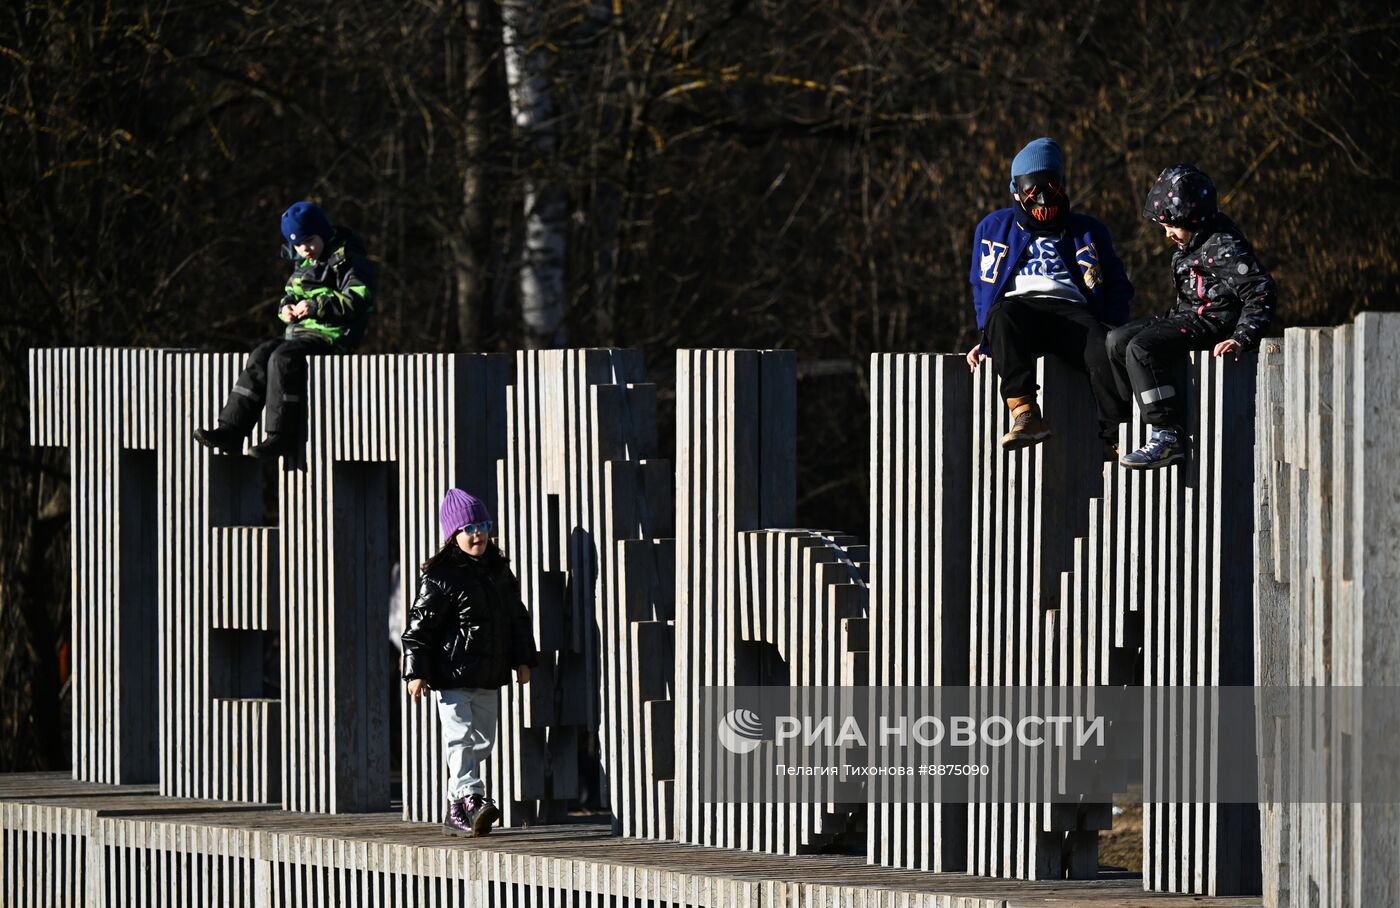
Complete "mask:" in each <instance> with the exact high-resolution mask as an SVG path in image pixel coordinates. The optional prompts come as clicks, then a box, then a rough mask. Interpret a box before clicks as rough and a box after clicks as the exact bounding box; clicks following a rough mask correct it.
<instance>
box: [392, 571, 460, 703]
mask: <svg viewBox="0 0 1400 908" xmlns="http://www.w3.org/2000/svg"><path fill="white" fill-rule="evenodd" d="M450 605H451V603H450V602H449V601H448V597H447V596H446V595H445V594H444V593H443V590H442V587H441V586H440V585H439V584H438V583H437V582H436V581H434V580H432V579H431V578H429V577H426V576H425V577H423V578H422V580H420V581H419V583H418V596H417V598H415V599H414V600H413V604H412V605H411V606H409V608H408V614H407V615H405V616H404V627H403V679H404V680H405V681H409V680H412V679H413V678H422V679H423V680H425V681H427V680H429V674H430V672H431V671H432V649H433V647H434V646H436V645H437V642H438V637H439V629H440V628H441V627H442V623H443V619H444V617H445V616H446V615H447V614H448V612H449V611H450V608H449V606H450Z"/></svg>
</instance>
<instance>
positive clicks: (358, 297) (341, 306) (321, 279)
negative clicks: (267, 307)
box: [277, 227, 374, 350]
mask: <svg viewBox="0 0 1400 908" xmlns="http://www.w3.org/2000/svg"><path fill="white" fill-rule="evenodd" d="M303 300H304V301H306V302H307V303H308V304H310V312H309V313H308V314H307V316H306V317H305V318H301V319H295V320H292V321H288V320H287V319H285V318H283V316H282V307H283V306H294V305H296V304H297V303H300V302H302V301H303ZM373 312H374V266H373V265H371V264H370V263H369V260H368V259H367V258H366V257H365V245H364V243H363V242H361V240H360V238H359V237H358V236H356V235H355V234H354V233H352V232H351V231H349V230H346V229H345V228H344V227H336V228H334V229H333V230H332V231H331V238H330V241H329V242H327V243H326V247H325V250H324V251H323V252H322V253H321V258H320V260H319V261H312V260H311V259H302V260H301V261H300V262H298V263H297V267H296V270H295V271H293V272H292V276H291V277H289V278H288V279H287V286H286V293H285V294H284V295H283V297H282V300H281V302H279V303H278V304H277V317H278V318H279V319H282V321H283V322H285V323H286V325H287V332H286V333H287V337H308V336H310V337H317V338H320V339H322V340H324V341H326V342H327V343H329V344H332V345H333V346H335V347H336V348H337V349H341V350H348V349H350V348H352V347H354V345H355V344H357V343H358V342H359V341H360V338H361V337H363V336H364V333H365V325H366V323H367V322H368V321H369V317H370V315H371V314H372V313H373Z"/></svg>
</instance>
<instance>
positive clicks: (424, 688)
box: [408, 678, 428, 703]
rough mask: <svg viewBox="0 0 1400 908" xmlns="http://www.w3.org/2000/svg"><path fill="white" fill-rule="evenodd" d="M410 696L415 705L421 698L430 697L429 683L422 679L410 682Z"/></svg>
mask: <svg viewBox="0 0 1400 908" xmlns="http://www.w3.org/2000/svg"><path fill="white" fill-rule="evenodd" d="M408 695H409V697H411V698H412V699H413V702H414V703H417V702H418V698H419V697H426V696H427V695H428V682H426V681H424V680H423V679H422V678H414V679H413V680H411V681H409V682H408Z"/></svg>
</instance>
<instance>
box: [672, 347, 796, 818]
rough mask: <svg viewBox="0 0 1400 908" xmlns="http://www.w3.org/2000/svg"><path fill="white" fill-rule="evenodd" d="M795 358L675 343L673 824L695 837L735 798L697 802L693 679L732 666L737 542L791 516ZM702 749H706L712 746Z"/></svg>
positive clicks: (730, 812)
mask: <svg viewBox="0 0 1400 908" xmlns="http://www.w3.org/2000/svg"><path fill="white" fill-rule="evenodd" d="M796 420H797V358H796V357H795V356H794V355H793V354H792V352H791V351H782V350H776V351H775V350H680V351H678V352H677V354H676V451H677V463H676V572H675V576H676V617H675V628H676V630H675V641H676V643H675V654H676V655H675V659H676V662H675V665H676V669H675V678H676V680H675V691H676V695H675V701H676V720H675V723H676V724H675V729H676V731H675V734H676V751H675V763H676V773H675V789H674V791H675V804H674V811H675V813H674V816H675V835H676V837H677V838H678V839H679V840H680V841H683V842H688V843H692V844H697V845H722V844H727V843H730V842H735V841H737V840H738V837H739V835H740V830H739V827H740V826H741V825H742V823H741V822H740V821H739V813H740V808H739V806H738V805H734V804H713V803H706V802H704V801H702V800H701V798H700V790H701V784H700V783H701V779H702V778H706V777H713V775H714V772H715V767H714V766H705V765H702V762H701V761H702V757H703V756H704V755H706V753H707V752H706V749H705V748H703V747H702V746H701V745H702V742H704V741H706V740H709V739H711V738H712V737H713V734H714V730H713V729H712V728H702V727H700V722H699V713H698V709H697V705H698V698H699V692H700V689H701V688H702V687H722V686H730V685H734V684H736V683H737V682H738V678H739V675H740V671H739V665H738V655H737V649H738V647H737V644H738V641H739V639H740V633H741V627H740V620H741V610H740V605H739V602H740V599H739V596H740V576H739V541H740V534H741V533H743V532H744V531H746V530H763V529H769V528H783V527H791V526H792V524H793V521H794V516H795V509H796V494H797V458H796ZM708 756H710V757H711V758H714V757H715V754H714V753H713V752H709V753H708Z"/></svg>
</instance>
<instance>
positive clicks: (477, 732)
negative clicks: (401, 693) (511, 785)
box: [438, 688, 501, 801]
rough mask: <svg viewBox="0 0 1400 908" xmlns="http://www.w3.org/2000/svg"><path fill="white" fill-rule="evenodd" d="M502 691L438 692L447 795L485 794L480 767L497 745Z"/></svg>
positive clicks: (460, 690)
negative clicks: (445, 764)
mask: <svg viewBox="0 0 1400 908" xmlns="http://www.w3.org/2000/svg"><path fill="white" fill-rule="evenodd" d="M500 711H501V692H500V691H499V690H481V689H477V688H470V689H469V688H457V689H455V690H440V691H438V718H439V719H441V720H442V743H443V747H444V748H445V749H446V751H447V796H448V797H449V798H451V799H452V800H454V801H455V800H457V799H458V798H465V797H466V796H467V795H469V794H477V795H483V796H484V795H485V794H486V783H485V782H483V781H482V780H481V764H482V762H483V761H484V760H485V759H486V758H487V757H489V756H490V755H491V748H492V747H493V746H495V744H496V717H497V715H498V714H499V713H500Z"/></svg>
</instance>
